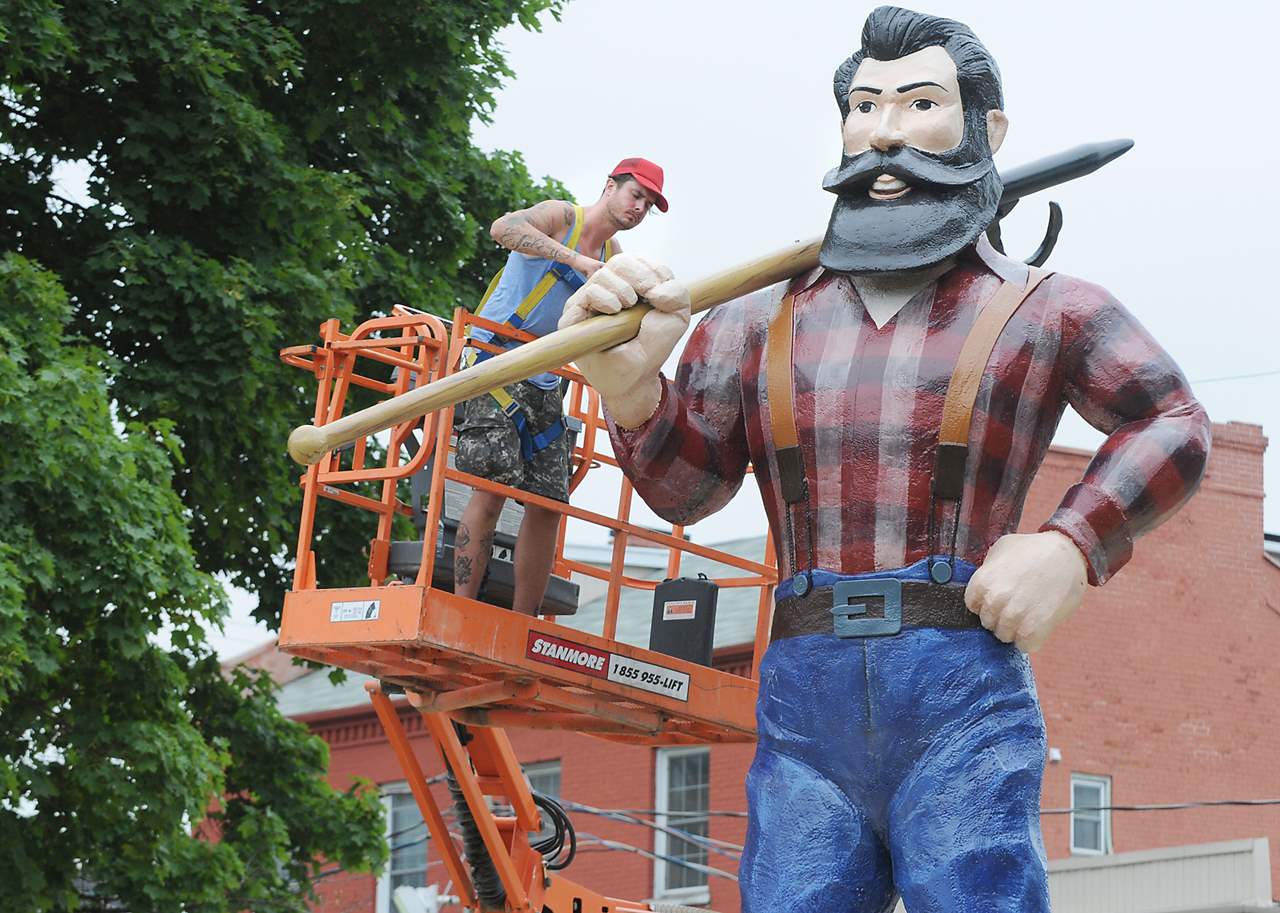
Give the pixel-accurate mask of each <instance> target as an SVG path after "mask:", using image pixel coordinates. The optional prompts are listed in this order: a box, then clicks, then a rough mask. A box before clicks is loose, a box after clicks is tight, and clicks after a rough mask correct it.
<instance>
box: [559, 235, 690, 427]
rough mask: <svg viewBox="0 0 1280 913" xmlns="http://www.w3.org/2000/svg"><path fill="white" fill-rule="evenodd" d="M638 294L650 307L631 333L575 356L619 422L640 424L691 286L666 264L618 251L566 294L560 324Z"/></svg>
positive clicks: (650, 407) (684, 318) (649, 410)
mask: <svg viewBox="0 0 1280 913" xmlns="http://www.w3.org/2000/svg"><path fill="white" fill-rule="evenodd" d="M641 299H644V302H645V303H646V304H649V305H651V306H652V308H653V309H652V310H651V311H649V312H648V313H647V314H645V315H644V318H643V319H642V320H641V321H640V332H639V333H637V334H636V337H635V338H634V339H632V340H630V341H629V342H624V343H622V344H621V345H618V346H614V347H613V348H612V349H606V350H605V351H603V352H597V353H596V354H594V355H583V356H582V357H581V358H579V359H578V360H577V365H578V370H580V371H581V372H582V374H583V376H585V377H586V379H587V382H588V383H590V384H591V386H593V387H595V388H596V390H597V391H598V392H599V393H600V398H601V399H603V400H604V403H605V406H607V407H608V409H609V413H610V414H611V415H612V416H613V420H614V421H615V422H617V423H618V424H619V425H621V426H622V427H623V428H635V427H637V426H639V425H643V424H644V423H645V421H647V420H648V419H649V418H650V416H652V415H653V413H654V411H655V410H656V409H657V408H658V402H659V400H660V399H661V397H662V387H661V384H660V382H659V380H658V370H659V369H660V368H661V367H662V363H663V362H664V361H666V360H667V356H669V355H670V354H671V350H672V349H674V348H675V345H676V342H678V341H679V339H680V337H681V336H682V335H684V331H685V329H687V328H688V326H689V290H688V289H687V288H685V286H684V285H683V284H682V283H680V282H677V281H676V280H675V279H673V278H672V276H671V270H669V269H668V268H667V267H665V266H661V265H658V264H654V263H650V262H649V261H648V260H645V259H644V258H643V257H637V256H635V255H634V254H619V255H618V256H616V257H614V258H612V259H611V260H609V262H608V263H606V264H605V265H604V266H603V267H601V268H600V269H598V270H596V272H595V273H593V274H592V276H591V278H590V279H588V280H587V283H586V285H584V286H582V288H580V289H578V290H577V291H576V292H574V293H573V295H571V296H570V297H569V300H568V301H567V302H566V303H565V306H564V313H563V315H561V317H560V327H561V329H563V328H564V327H567V326H572V325H573V324H575V323H581V322H582V321H583V320H586V319H587V318H588V317H590V316H591V315H593V314H616V313H618V311H620V310H622V309H623V308H629V307H631V306H632V305H634V304H635V303H636V302H637V301H639V300H641Z"/></svg>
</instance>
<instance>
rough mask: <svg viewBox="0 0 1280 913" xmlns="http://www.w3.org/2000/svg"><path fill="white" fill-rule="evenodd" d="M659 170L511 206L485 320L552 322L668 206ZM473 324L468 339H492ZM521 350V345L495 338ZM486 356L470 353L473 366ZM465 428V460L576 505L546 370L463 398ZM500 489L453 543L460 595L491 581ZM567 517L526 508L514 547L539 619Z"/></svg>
mask: <svg viewBox="0 0 1280 913" xmlns="http://www.w3.org/2000/svg"><path fill="white" fill-rule="evenodd" d="M662 182H663V174H662V169H661V168H660V167H658V166H657V165H655V164H654V163H653V162H650V161H648V160H647V159H642V158H625V159H623V160H622V161H620V162H619V163H618V164H617V166H616V167H615V168H614V169H613V170H612V171H610V172H609V177H608V178H607V179H606V180H605V185H604V191H603V192H602V193H601V194H600V199H598V200H596V202H595V203H593V204H591V205H590V206H586V207H583V206H576V205H574V204H572V203H566V202H564V201H562V200H544V201H543V202H541V203H538V204H536V205H534V206H530V207H529V208H528V209H521V210H517V211H516V212H509V213H507V214H506V215H505V216H503V217H502V218H500V219H498V220H497V221H496V222H494V223H493V227H492V228H491V229H490V233H491V234H492V235H493V239H494V240H495V241H497V242H498V243H499V244H501V245H502V246H503V247H505V248H507V249H508V250H510V251H511V255H510V256H509V257H508V258H507V264H506V266H505V267H503V269H502V272H500V273H499V274H498V275H497V276H496V277H495V279H494V281H493V283H492V284H491V285H490V287H489V291H488V292H487V293H486V294H485V297H484V299H483V300H482V301H481V304H480V310H479V312H478V313H479V315H480V316H481V317H484V318H486V319H488V320H492V321H494V322H495V323H502V324H506V325H508V326H513V327H516V328H518V329H520V330H523V331H524V332H526V333H531V334H533V335H534V336H542V335H543V334H545V333H549V332H551V331H553V330H554V329H555V328H556V324H557V322H558V321H559V320H560V314H561V312H562V311H563V309H564V303H565V301H566V300H567V299H568V297H569V295H571V294H572V293H573V292H575V291H576V290H577V289H578V288H580V287H581V286H582V284H583V283H584V282H585V281H586V280H587V279H588V278H590V276H591V275H592V274H593V273H595V272H596V270H598V269H600V267H601V266H603V265H604V261H605V260H607V259H609V257H611V256H612V255H614V254H616V253H618V252H619V251H620V250H621V248H620V247H619V246H618V245H617V244H616V243H615V242H614V240H613V236H614V235H615V234H617V233H618V232H619V231H626V230H627V229H629V228H635V227H636V226H637V225H639V224H640V223H641V222H642V221H644V217H645V216H646V215H648V213H649V209H650V208H651V207H652V206H655V205H656V206H657V207H658V209H659V210H660V211H662V212H666V211H667V200H666V197H664V196H663V195H662ZM494 335H495V334H494V333H492V332H491V331H490V330H488V329H483V328H479V327H477V328H475V329H474V330H473V331H472V334H471V336H472V338H473V339H475V340H477V341H481V342H492V341H494ZM495 344H497V345H501V346H503V347H505V348H514V347H515V346H517V345H519V343H518V342H515V341H513V340H503V339H502V337H501V336H499V337H498V339H497V340H496V343H495ZM488 355H489V353H487V352H484V351H483V350H480V349H478V348H472V349H468V350H467V355H466V358H467V359H468V361H469V362H472V363H474V362H476V361H481V360H483V359H484V358H486V357H488ZM462 408H463V412H462V419H461V421H460V422H459V424H458V427H457V431H458V444H457V466H458V468H459V469H461V470H462V471H463V472H468V473H471V474H472V475H477V476H482V477H484V478H486V479H490V480H492V481H494V482H500V483H502V484H504V485H510V486H511V487H513V488H519V489H522V490H524V491H528V492H532V493H533V494H537V495H542V496H543V497H546V498H551V499H553V500H557V501H568V500H569V455H570V444H569V439H568V437H566V436H565V435H564V428H565V426H564V419H563V405H562V403H561V394H560V379H559V378H558V377H556V376H555V375H554V374H549V373H548V374H539V375H537V376H535V377H531V378H530V379H529V380H527V381H522V382H520V383H517V384H512V385H511V386H508V387H503V388H501V389H499V390H495V391H493V393H491V394H486V395H484V396H479V397H476V398H475V399H472V400H469V401H467V402H466V403H464V404H463V407H462ZM505 502H506V498H505V497H504V496H503V495H495V494H491V493H489V492H484V491H477V492H475V493H474V494H472V496H471V501H470V502H469V503H468V505H467V509H466V511H465V512H464V513H463V515H462V520H461V522H460V523H459V524H458V534H457V537H456V540H455V543H454V591H455V592H456V593H458V594H459V595H461V596H466V597H469V598H472V599H474V598H476V597H477V594H478V593H479V591H480V587H481V584H482V582H483V580H484V574H485V569H486V567H487V566H488V563H489V554H490V549H491V547H492V545H493V531H494V527H495V526H496V524H497V521H498V514H499V513H500V512H501V511H502V506H503V504H504V503H505ZM559 520H560V515H559V514H557V513H555V512H554V511H550V510H547V509H545V508H542V507H538V506H537V505H534V504H526V505H525V511H524V521H523V523H522V524H521V527H520V535H519V537H518V538H517V540H516V542H517V544H516V554H515V597H514V601H513V603H512V608H514V609H515V610H516V611H518V612H524V613H525V614H528V615H533V614H536V613H537V611H538V607H539V606H540V605H541V604H542V597H543V593H544V592H545V591H546V587H547V578H548V577H549V576H550V574H551V564H552V561H553V560H554V558H555V544H556V532H557V526H558V524H559Z"/></svg>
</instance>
